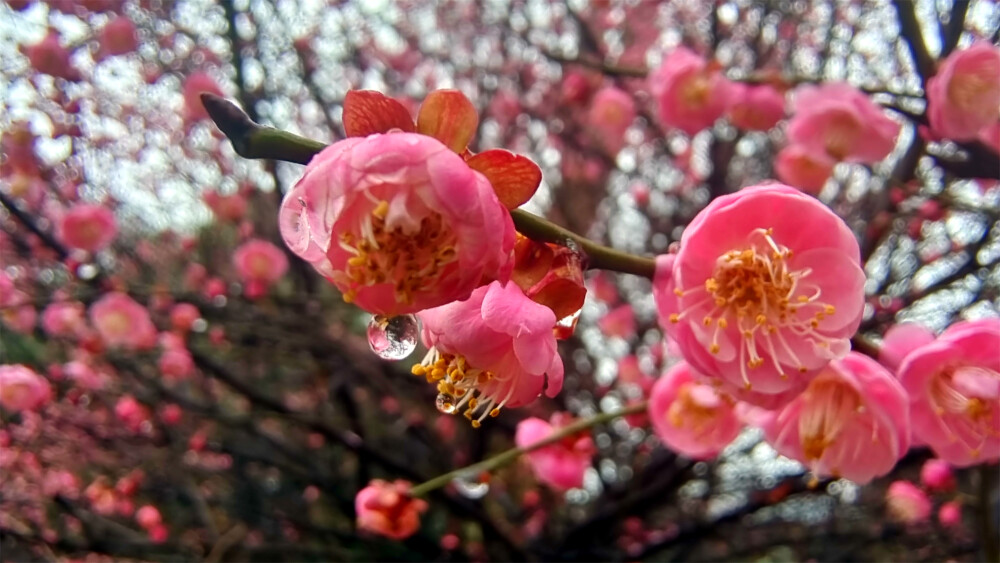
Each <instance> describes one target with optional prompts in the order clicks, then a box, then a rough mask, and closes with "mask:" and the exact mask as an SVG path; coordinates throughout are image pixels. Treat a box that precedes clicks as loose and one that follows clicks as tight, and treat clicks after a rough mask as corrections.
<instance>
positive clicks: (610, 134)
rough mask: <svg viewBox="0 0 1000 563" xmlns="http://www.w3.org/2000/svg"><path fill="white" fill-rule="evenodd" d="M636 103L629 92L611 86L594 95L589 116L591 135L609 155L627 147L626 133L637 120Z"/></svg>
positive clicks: (588, 122)
mask: <svg viewBox="0 0 1000 563" xmlns="http://www.w3.org/2000/svg"><path fill="white" fill-rule="evenodd" d="M635 115H636V110H635V101H633V100H632V96H630V95H629V94H628V93H627V92H625V91H623V90H621V89H619V88H615V87H614V86H609V87H607V88H603V89H601V90H600V91H599V92H597V94H594V99H593V100H591V102H590V112H589V113H588V114H587V124H588V125H589V126H590V133H591V135H592V136H593V137H594V138H595V139H596V140H597V142H598V143H599V144H600V145H601V146H602V147H604V148H605V149H606V150H607V151H608V152H609V153H611V154H617V153H618V151H620V150H621V148H622V147H623V146H625V131H626V130H627V129H628V128H629V126H630V125H632V121H633V120H634V119H635Z"/></svg>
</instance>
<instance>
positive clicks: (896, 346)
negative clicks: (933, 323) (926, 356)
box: [878, 323, 934, 372]
mask: <svg viewBox="0 0 1000 563" xmlns="http://www.w3.org/2000/svg"><path fill="white" fill-rule="evenodd" d="M933 341H934V333H933V332H931V331H930V330H929V329H927V328H924V327H923V326H921V325H919V324H916V323H899V324H895V325H892V326H891V327H889V330H887V331H886V333H885V337H884V338H883V339H882V346H881V347H880V348H879V352H878V361H879V362H880V363H881V364H882V365H884V366H885V367H887V368H889V369H890V370H892V371H893V372H895V371H896V370H898V369H899V366H900V364H902V363H903V359H904V358H906V356H907V354H909V353H910V352H912V351H914V350H917V349H919V348H920V347H921V346H926V345H927V344H930V343H931V342H933Z"/></svg>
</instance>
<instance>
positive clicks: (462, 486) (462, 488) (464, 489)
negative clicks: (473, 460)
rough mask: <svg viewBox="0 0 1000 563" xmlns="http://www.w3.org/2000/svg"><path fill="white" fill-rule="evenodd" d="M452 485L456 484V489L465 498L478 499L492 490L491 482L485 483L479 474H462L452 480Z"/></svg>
mask: <svg viewBox="0 0 1000 563" xmlns="http://www.w3.org/2000/svg"><path fill="white" fill-rule="evenodd" d="M451 483H452V485H455V490H456V491H458V494H460V495H462V496H463V497H465V498H468V499H472V500H478V499H481V498H483V497H484V496H486V493H488V492H490V484H489V483H484V482H483V481H481V480H480V479H479V475H465V474H460V475H459V476H458V477H455V478H454V479H452V480H451Z"/></svg>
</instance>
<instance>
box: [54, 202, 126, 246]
mask: <svg viewBox="0 0 1000 563" xmlns="http://www.w3.org/2000/svg"><path fill="white" fill-rule="evenodd" d="M117 234H118V223H117V222H116V221H115V215H114V213H112V212H111V210H110V209H108V208H107V207H104V206H103V205H92V204H81V205H76V206H74V207H73V208H72V209H70V210H69V211H67V212H66V214H65V215H63V217H62V220H61V221H60V222H59V238H60V239H61V240H62V241H63V242H64V243H65V244H66V245H67V246H70V247H72V248H78V249H80V250H86V251H87V252H97V251H99V250H103V249H105V248H107V247H108V245H109V244H111V241H113V240H114V239H115V235H117Z"/></svg>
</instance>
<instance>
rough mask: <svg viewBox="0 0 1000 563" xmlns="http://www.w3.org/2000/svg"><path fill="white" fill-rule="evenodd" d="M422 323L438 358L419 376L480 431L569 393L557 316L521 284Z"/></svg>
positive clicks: (476, 295)
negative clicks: (507, 413)
mask: <svg viewBox="0 0 1000 563" xmlns="http://www.w3.org/2000/svg"><path fill="white" fill-rule="evenodd" d="M418 316H419V318H420V320H421V321H423V334H422V336H423V341H424V344H425V345H426V346H427V347H428V348H429V349H430V351H429V352H428V353H427V356H426V357H425V358H424V360H423V362H422V363H420V364H417V365H415V366H413V370H412V371H413V373H414V375H423V376H426V377H427V380H428V382H430V383H434V384H436V385H437V389H438V391H439V393H440V394H439V396H438V403H439V407H440V406H442V405H444V406H443V407H442V408H443V409H444V410H448V411H451V412H458V411H459V410H461V409H462V408H463V407H465V412H464V414H465V416H466V418H469V419H470V420H472V425H473V426H479V423H480V422H481V421H482V420H483V419H484V418H485V417H486V416H487V415H489V416H497V415H498V414H499V413H500V409H501V408H502V407H504V406H509V407H519V406H522V405H526V404H528V403H531V402H533V401H534V400H535V399H536V398H537V397H538V396H539V394H541V393H542V391H543V390H544V391H545V394H546V395H547V396H549V397H554V396H556V395H557V394H558V393H559V391H560V390H561V389H562V382H563V364H562V359H561V358H560V357H559V352H558V350H557V349H556V338H555V335H554V334H553V333H552V328H553V327H554V326H555V324H556V316H555V314H554V313H553V312H552V310H551V309H549V308H548V307H546V306H544V305H539V304H538V303H535V302H534V301H532V300H530V299H528V298H527V297H525V295H524V293H523V292H522V291H521V289H520V288H519V287H518V286H517V285H516V284H514V283H508V284H507V285H506V286H504V285H501V284H500V282H493V283H491V284H490V285H488V286H483V287H480V288H478V289H476V290H475V291H473V292H472V295H471V296H469V298H468V299H467V300H465V301H456V302H454V303H450V304H448V305H445V306H442V307H437V308H435V309H428V310H426V311H422V312H420V313H419V314H418ZM477 414H478V417H477V418H475V419H473V417H474V416H476V415H477Z"/></svg>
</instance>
